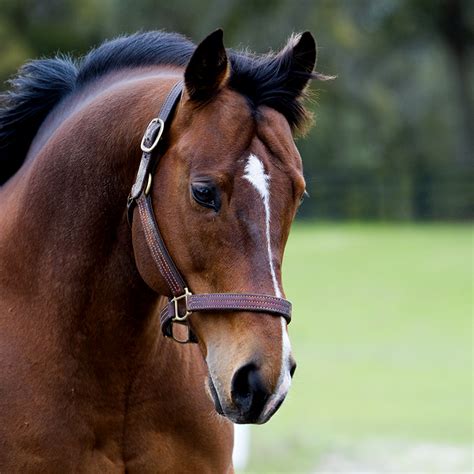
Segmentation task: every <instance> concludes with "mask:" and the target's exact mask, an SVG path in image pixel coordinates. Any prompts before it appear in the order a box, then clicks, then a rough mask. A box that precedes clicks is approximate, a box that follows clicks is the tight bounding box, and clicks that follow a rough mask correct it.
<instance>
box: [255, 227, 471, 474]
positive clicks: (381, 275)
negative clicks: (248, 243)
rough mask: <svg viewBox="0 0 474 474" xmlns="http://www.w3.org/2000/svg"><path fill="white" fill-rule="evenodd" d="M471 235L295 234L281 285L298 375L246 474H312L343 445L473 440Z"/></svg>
mask: <svg viewBox="0 0 474 474" xmlns="http://www.w3.org/2000/svg"><path fill="white" fill-rule="evenodd" d="M472 236H473V233H472V227H471V226H468V225H435V224H425V225H403V224H401V225H384V224H318V225H311V224H299V225H296V226H295V228H294V230H293V232H292V235H291V237H290V241H289V243H288V247H287V251H286V256H285V265H284V267H285V269H284V286H285V290H286V293H287V296H288V298H289V299H291V300H292V301H293V304H294V313H293V321H292V324H291V326H290V338H291V340H292V344H293V348H294V353H295V356H296V360H297V362H298V369H297V371H296V374H295V378H294V382H293V386H292V389H291V391H290V394H289V396H288V398H287V400H286V401H285V403H284V404H283V406H282V407H281V409H280V410H279V412H278V413H277V414H276V415H275V416H274V418H273V419H272V420H271V421H270V422H269V423H268V424H267V425H264V426H261V427H253V428H252V453H251V460H250V465H249V467H248V472H312V471H314V469H315V467H316V466H317V464H318V460H319V459H320V457H321V456H322V455H324V453H327V452H328V450H331V449H333V448H334V447H335V446H336V447H337V446H338V445H340V444H341V443H343V444H344V443H345V444H347V443H349V445H350V444H351V443H353V444H354V446H356V445H357V444H360V443H363V442H364V441H366V440H374V439H375V440H378V439H380V440H398V441H400V440H403V441H408V442H433V443H447V444H450V445H451V444H452V445H456V444H462V445H466V444H467V443H471V442H472V379H471V377H472V352H471V350H472V326H471V317H472V290H473V287H472V271H473V247H472V243H473V241H472Z"/></svg>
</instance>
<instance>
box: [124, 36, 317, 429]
mask: <svg viewBox="0 0 474 474" xmlns="http://www.w3.org/2000/svg"><path fill="white" fill-rule="evenodd" d="M247 60H249V59H248V58H247V56H245V55H243V54H240V53H232V54H230V53H229V54H228V52H227V51H226V49H225V48H224V45H223V41H222V31H221V30H218V31H216V32H214V33H212V34H211V35H210V36H208V37H207V38H206V39H205V40H204V41H203V42H202V43H200V44H199V46H198V47H197V48H196V50H195V51H194V53H193V55H192V57H191V59H190V61H189V62H188V64H187V66H186V68H185V71H184V89H183V93H182V96H181V99H180V100H179V103H178V104H177V106H176V110H175V113H174V116H173V120H172V123H171V125H170V127H169V129H168V130H166V132H165V133H166V135H167V137H166V148H165V149H164V150H163V153H162V155H161V157H160V160H159V163H158V165H157V166H156V168H155V169H154V170H153V172H152V175H153V179H152V181H151V188H150V190H149V193H150V196H151V201H152V205H153V208H154V211H155V214H156V215H157V216H158V218H157V222H158V226H159V229H160V232H161V234H162V236H163V240H164V242H165V244H166V247H167V249H168V252H169V254H170V255H171V256H172V258H173V260H174V262H175V263H176V266H177V268H179V270H180V272H181V274H182V275H183V276H184V278H185V279H186V282H187V284H188V285H189V288H191V289H192V291H193V293H196V294H200V293H205V294H208V293H210V294H215V293H237V294H240V293H252V294H261V295H271V296H274V297H278V298H283V297H284V291H283V287H282V281H281V266H282V259H283V253H284V248H285V244H286V241H287V238H288V235H289V232H290V226H291V223H292V221H293V219H294V217H295V213H296V211H297V209H298V206H299V204H300V202H301V200H302V196H303V194H304V192H305V181H304V178H303V170H302V161H301V158H300V155H299V153H298V150H297V148H296V146H295V144H294V140H293V134H294V131H295V129H296V127H297V126H298V125H299V123H300V122H301V118H302V117H303V115H304V113H305V112H304V109H303V108H302V105H301V102H300V99H301V98H302V96H303V94H304V90H305V87H306V85H307V83H308V81H309V80H310V79H311V77H312V74H313V68H314V65H315V62H316V45H315V42H314V39H313V37H312V36H311V34H309V33H304V34H303V35H301V36H295V37H293V38H292V39H290V41H289V43H288V44H287V46H286V47H285V48H284V49H283V50H282V51H281V52H279V53H278V54H276V55H274V56H272V57H271V58H266V59H265V60H261V63H260V65H258V67H256V68H254V69H253V72H252V74H253V77H251V78H249V77H248V76H246V75H245V71H244V72H242V71H241V72H240V74H239V68H241V69H242V70H243V69H245V61H247ZM246 81H247V82H246ZM132 229H133V230H132V232H133V246H134V253H135V259H136V263H137V267H138V269H139V272H140V274H141V276H142V278H143V279H144V280H145V282H146V283H147V284H148V285H149V286H150V287H151V288H153V289H154V290H155V291H156V292H158V293H159V294H161V295H168V294H169V289H168V287H167V284H166V281H165V280H164V278H163V276H162V275H161V274H160V272H158V271H157V268H156V266H155V265H154V264H153V262H152V260H151V258H150V250H149V248H148V246H147V244H146V239H145V236H144V231H143V229H142V227H141V226H140V223H139V221H138V219H136V218H134V220H133V228H132ZM188 324H189V327H190V330H192V332H193V333H194V334H195V335H196V337H197V341H198V344H199V348H200V350H201V352H202V354H203V356H204V358H205V360H206V363H207V367H208V373H209V376H208V381H207V384H208V392H209V394H210V396H211V397H212V399H213V401H214V404H215V407H216V410H217V411H218V412H219V413H220V414H222V415H224V416H226V417H227V418H229V419H230V420H231V421H233V422H234V423H265V422H266V421H267V420H268V419H269V418H270V417H271V416H272V415H273V413H274V412H275V411H276V410H277V409H278V407H279V406H280V404H281V403H282V401H283V400H284V398H285V396H286V394H287V392H288V389H289V388H290V384H291V379H292V376H293V373H294V371H295V368H296V363H295V360H294V358H293V356H292V351H291V345H290V340H289V337H288V332H287V323H286V321H285V319H284V318H283V317H281V316H278V315H275V314H271V313H269V312H265V311H263V312H255V311H245V310H241V311H220V312H215V311H214V312H212V313H211V312H206V311H197V312H194V313H193V314H192V315H191V316H190V317H189V318H188Z"/></svg>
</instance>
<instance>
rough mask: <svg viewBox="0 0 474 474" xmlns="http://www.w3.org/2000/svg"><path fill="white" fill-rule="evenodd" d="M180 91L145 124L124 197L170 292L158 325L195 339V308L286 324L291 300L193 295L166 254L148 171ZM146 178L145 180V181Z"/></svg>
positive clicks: (169, 333) (176, 89)
mask: <svg viewBox="0 0 474 474" xmlns="http://www.w3.org/2000/svg"><path fill="white" fill-rule="evenodd" d="M182 90H183V83H182V82H178V83H177V84H175V85H174V86H173V88H172V89H171V91H170V93H169V94H168V97H167V98H166V100H165V102H164V104H163V106H162V108H161V110H160V113H159V115H158V117H156V118H155V119H153V120H152V121H151V122H150V124H149V125H148V127H147V129H146V131H145V134H144V135H143V139H142V144H141V148H142V152H143V153H142V159H141V161H140V166H139V169H138V172H137V176H136V179H135V183H134V184H133V187H132V190H131V192H130V195H129V197H128V203H127V211H128V221H129V223H130V224H131V222H132V218H133V211H134V208H135V206H136V207H137V210H138V215H139V217H140V224H141V226H142V229H143V232H144V235H145V240H146V243H147V245H148V248H149V250H150V254H151V257H152V258H153V261H154V263H155V265H156V267H157V268H158V270H159V272H160V273H161V275H162V276H163V278H164V279H165V281H166V283H167V285H168V287H169V289H170V293H171V295H173V298H170V300H169V302H168V304H167V305H166V306H165V307H164V309H163V310H162V312H161V316H160V320H161V328H162V331H163V334H164V335H165V336H168V337H172V338H173V339H175V340H177V341H178V342H197V338H196V336H195V335H194V334H193V333H192V331H191V330H190V329H189V325H188V323H187V318H188V316H189V315H191V314H192V313H193V312H195V311H204V312H228V311H251V312H255V313H263V314H270V315H275V316H281V317H283V318H285V320H286V321H287V322H288V323H289V322H290V320H291V303H290V302H289V301H287V300H285V299H283V298H279V297H276V296H269V295H261V294H249V293H242V294H240V293H210V294H202V295H193V294H191V293H190V292H189V290H188V288H187V286H186V282H185V280H184V278H183V277H182V275H181V273H180V272H179V270H178V268H177V267H176V265H175V263H174V261H173V259H172V258H171V255H170V254H169V252H168V250H167V248H166V245H165V242H164V241H163V237H162V236H161V233H160V230H159V228H158V224H157V222H156V218H155V214H154V212H153V205H152V200H151V197H150V195H149V194H148V193H149V191H150V189H149V187H150V186H149V184H151V179H152V178H151V173H152V172H153V170H154V169H155V168H156V165H157V163H158V161H159V159H160V157H161V154H162V152H163V150H162V149H161V150H160V149H158V150H156V151H155V148H156V147H157V145H159V143H158V142H159V141H160V138H161V135H162V134H163V132H164V129H165V126H166V127H168V126H169V123H170V121H171V117H172V113H173V111H174V108H175V106H176V104H177V102H178V101H179V98H180V96H181V93H182ZM147 178H148V182H147ZM173 323H178V324H185V325H187V326H188V329H189V337H188V340H187V341H179V340H178V339H176V338H175V336H174V335H173Z"/></svg>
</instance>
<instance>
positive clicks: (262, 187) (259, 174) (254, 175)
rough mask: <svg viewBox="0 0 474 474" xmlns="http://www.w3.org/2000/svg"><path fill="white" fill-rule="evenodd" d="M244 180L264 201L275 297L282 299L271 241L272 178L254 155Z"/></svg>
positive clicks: (266, 233) (249, 161)
mask: <svg viewBox="0 0 474 474" xmlns="http://www.w3.org/2000/svg"><path fill="white" fill-rule="evenodd" d="M244 178H245V179H246V180H247V181H249V182H250V183H252V184H253V186H254V187H255V189H256V190H257V191H258V193H259V194H260V197H261V198H262V200H263V207H264V208H265V236H266V239H267V252H268V262H269V264H270V274H271V276H272V281H273V288H274V289H275V295H276V296H278V297H279V298H281V291H280V287H279V286H278V282H277V279H276V274H275V268H274V267H273V252H272V245H271V241H270V176H269V175H268V174H266V173H265V168H264V167H263V163H262V162H261V161H260V160H259V159H258V158H257V157H256V156H255V155H254V154H253V153H252V154H251V155H250V156H249V157H248V160H247V165H246V166H245V170H244Z"/></svg>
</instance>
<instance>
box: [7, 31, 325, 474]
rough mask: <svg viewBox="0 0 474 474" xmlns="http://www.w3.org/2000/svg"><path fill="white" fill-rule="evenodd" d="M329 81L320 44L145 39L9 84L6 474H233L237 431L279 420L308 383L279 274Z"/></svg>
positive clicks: (27, 72)
mask: <svg viewBox="0 0 474 474" xmlns="http://www.w3.org/2000/svg"><path fill="white" fill-rule="evenodd" d="M315 63H316V44H315V41H314V39H313V37H312V35H311V34H310V33H309V32H306V33H303V34H299V35H294V36H292V37H291V38H290V39H289V41H288V43H287V45H286V46H285V47H284V48H283V49H282V50H281V51H279V52H278V53H272V54H268V55H254V54H250V53H248V52H240V51H234V50H230V49H226V48H225V47H224V43H223V34H222V30H217V31H215V32H213V33H211V34H210V35H209V36H208V37H206V38H205V39H204V40H203V41H202V42H201V43H199V45H198V46H195V45H194V44H193V43H192V42H191V41H190V40H188V39H186V38H185V37H183V36H181V35H179V34H176V33H165V32H161V31H150V32H141V33H136V34H133V35H130V36H122V37H118V38H116V39H114V40H111V41H107V42H105V43H103V44H102V45H101V46H99V47H98V48H96V49H93V50H91V51H90V52H89V53H88V54H87V55H85V56H84V57H83V58H81V59H77V60H75V59H72V57H70V56H67V55H58V56H56V57H54V58H51V59H41V60H35V61H31V62H29V63H27V64H26V65H24V66H23V67H22V68H21V69H20V71H19V72H18V74H17V75H16V76H15V77H14V78H13V79H12V80H11V89H10V90H9V91H8V92H6V93H4V94H3V95H2V98H1V104H2V105H1V109H0V184H1V187H0V222H1V226H0V324H1V331H0V367H1V369H0V413H1V414H0V418H1V423H0V472H5V473H6V472H8V473H13V472H21V473H28V472H35V473H39V472H48V473H56V472H57V473H64V472H73V471H74V472H91V473H96V472H97V473H98V472H100V473H109V472H110V473H116V472H129V473H134V472H137V473H147V472H200V473H204V472H213V473H214V472H233V467H232V460H231V457H232V446H233V426H234V425H233V424H234V423H257V424H261V423H265V422H267V421H268V420H269V419H270V418H271V416H272V415H273V414H274V413H275V412H276V411H277V409H278V407H279V406H280V405H281V403H282V401H283V400H284V398H285V396H286V394H287V392H288V389H289V387H290V383H291V378H292V376H293V372H294V370H295V367H296V364H295V361H294V358H293V356H292V352H291V345H290V341H289V337H288V332H287V322H288V320H289V306H287V305H286V300H285V299H284V293H283V289H282V284H281V262H282V258H283V251H284V247H285V244H286V241H287V238H288V234H289V230H290V225H291V223H292V221H293V219H294V216H295V213H296V211H297V209H298V206H299V203H300V201H301V199H302V196H303V195H304V193H305V181H304V178H303V171H302V160H301V157H300V155H299V153H298V150H297V148H296V146H295V143H294V135H295V134H296V133H298V132H299V131H301V130H302V129H303V128H304V127H305V126H306V125H307V124H308V123H309V121H310V114H309V113H308V112H307V111H306V110H305V108H304V104H303V101H304V98H305V91H306V90H307V86H308V83H309V82H310V81H311V79H325V76H323V75H322V74H320V73H317V72H315V71H314V66H315ZM171 91H175V92H171ZM176 91H178V92H176ZM171 96H172V100H171V99H170V97H171ZM168 103H169V105H170V106H169V107H165V104H168ZM158 111H160V114H162V118H158V119H155V120H154V121H153V120H152V122H151V123H150V125H149V126H148V127H147V124H148V123H149V122H150V120H151V119H153V118H155V117H156V116H157V113H158ZM153 124H155V125H156V124H159V125H158V126H156V127H155V126H154V125H153ZM150 127H151V128H150ZM145 130H146V131H147V132H146V133H145V135H144V132H145ZM147 140H151V142H149V141H147ZM152 142H153V143H152ZM155 146H156V149H154V148H155ZM147 150H148V151H147ZM155 155H158V156H159V160H158V159H156V158H153V157H155ZM153 161H154V164H153V166H151V167H150V166H148V165H149V163H151V162H153ZM142 162H143V163H145V164H144V165H143V166H145V168H146V175H143V176H141V171H140V170H141V169H142ZM137 170H138V171H137ZM142 174H143V173H142ZM134 183H135V184H134ZM137 183H138V184H137ZM132 185H133V187H132ZM136 186H138V188H139V189H138V194H137V195H134V194H133V189H134V188H135V187H136ZM145 188H146V189H145ZM131 189H132V193H130V190H131ZM135 190H136V189H135ZM145 195H146V200H145ZM140 196H141V197H140ZM140 199H141V200H140ZM137 203H138V204H137ZM147 203H148V205H149V206H150V208H149V209H148V211H147V212H149V214H145V217H143V215H142V210H143V209H144V208H143V205H145V204H147ZM140 206H142V207H140ZM144 212H145V211H144ZM146 216H148V217H149V216H152V217H153V216H156V222H155V221H154V220H153V219H152V221H150V222H152V224H153V226H152V228H151V230H150V229H148V228H147V224H146V222H145V220H144V219H145V218H146ZM155 224H156V225H155ZM150 232H151V233H150ZM153 232H155V234H153ZM150 235H151V236H152V237H153V236H155V237H154V238H155V240H154V241H151V243H150V238H152V237H150ZM157 236H158V237H157ZM153 242H154V243H153ZM155 245H158V246H160V245H162V246H163V248H162V249H161V251H162V253H159V254H158V257H157V256H156V249H155V247H154V246H155ZM160 248H161V247H160ZM161 251H160V252H161ZM165 254H167V256H166V255H165ZM160 255H161V257H160ZM163 255H165V257H166V258H169V261H168V263H169V264H170V265H171V266H173V264H174V265H175V268H174V269H173V271H174V272H175V273H174V275H175V276H176V274H177V275H178V276H177V277H176V278H178V279H179V277H180V275H181V276H182V279H183V280H184V281H185V284H186V289H185V294H184V293H183V294H182V295H178V293H174V292H173V291H172V288H171V289H170V284H169V281H168V280H169V278H168V279H167V273H166V271H164V270H163V268H161V267H160V262H161V264H163V265H164V263H166V258H164V257H163ZM155 257H156V258H155ZM163 258H164V260H163ZM163 262H164V263H163ZM165 270H166V268H165ZM170 275H171V277H173V272H171V274H170ZM170 275H168V277H170ZM171 277H170V278H171ZM173 278H174V277H173ZM183 291H184V290H183ZM216 294H217V295H218V296H217V297H216V298H215V300H212V298H211V297H212V296H213V295H216ZM206 295H207V296H206ZM219 295H220V297H219ZM239 295H240V296H242V298H243V300H245V301H244V303H243V304H242V305H241V306H239V304H237V303H236V302H237V299H238V298H239ZM245 295H247V296H245ZM207 297H210V298H211V300H206V299H205V298H207ZM188 298H189V301H188ZM193 298H194V299H193ZM199 298H201V299H199ZM219 298H220V299H219ZM242 298H241V299H242ZM249 301H251V302H252V304H251V303H249ZM260 301H263V303H261V304H260V303H259V302H260ZM206 302H207V303H206ZM256 302H257V303H259V304H256ZM192 304H194V306H192ZM199 304H201V306H199ZM206 304H207V306H206ZM226 304H227V305H228V306H226ZM183 305H184V308H183ZM213 305H214V306H213ZM278 305H279V306H278ZM285 305H286V306H285ZM163 307H164V308H165V310H164V311H165V316H164V319H163V312H162V311H163V310H162V308H163ZM166 308H168V309H169V308H171V309H169V311H170V313H169V314H168V315H167V313H166V311H167V309H166ZM193 308H194V309H193ZM160 311H161V313H160ZM160 314H161V317H160ZM168 316H169V317H168ZM163 321H166V322H167V326H166V328H164V326H163ZM168 323H169V324H168ZM162 326H163V327H162ZM170 327H172V329H171V330H170ZM183 331H184V332H189V335H188V339H187V340H185V341H183V340H182V339H183V338H184V337H185V336H184V335H181V336H180V334H182V332H183ZM175 340H178V341H180V342H190V343H189V344H177V343H176V341H175Z"/></svg>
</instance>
